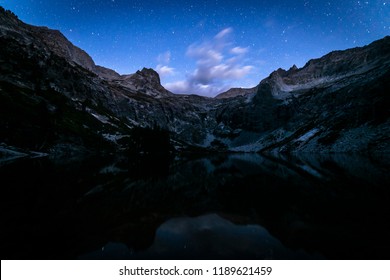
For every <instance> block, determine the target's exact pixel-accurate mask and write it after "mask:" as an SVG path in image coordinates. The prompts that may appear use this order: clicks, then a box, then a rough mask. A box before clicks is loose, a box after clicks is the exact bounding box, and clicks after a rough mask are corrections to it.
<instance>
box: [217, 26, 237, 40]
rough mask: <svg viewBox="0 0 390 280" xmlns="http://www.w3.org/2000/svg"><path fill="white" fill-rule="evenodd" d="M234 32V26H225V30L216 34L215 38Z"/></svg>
mask: <svg viewBox="0 0 390 280" xmlns="http://www.w3.org/2000/svg"><path fill="white" fill-rule="evenodd" d="M232 32H233V28H231V27H229V28H225V29H224V30H222V31H221V32H219V33H218V34H217V35H215V38H216V39H222V38H223V37H225V36H226V35H228V34H230V33H232Z"/></svg>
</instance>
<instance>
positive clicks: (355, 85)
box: [0, 9, 390, 153]
mask: <svg viewBox="0 0 390 280" xmlns="http://www.w3.org/2000/svg"><path fill="white" fill-rule="evenodd" d="M0 46H1V52H0V62H1V63H0V98H1V103H0V104H1V105H0V106H1V113H0V114H1V121H0V127H1V133H0V142H3V143H4V144H5V145H8V146H16V147H20V148H24V149H28V150H35V151H45V152H49V153H56V152H63V151H67V152H68V153H69V152H70V153H72V152H75V153H76V152H78V151H80V150H99V151H102V150H106V149H107V150H112V149H114V150H126V151H127V150H132V151H133V152H149V151H157V150H158V149H154V148H152V147H153V145H154V146H157V147H158V146H159V141H160V140H161V141H160V142H161V143H166V145H165V146H164V147H161V149H168V150H187V149H191V150H194V149H195V151H199V150H202V151H204V150H209V151H218V152H219V151H226V150H231V151H246V152H249V151H250V152H298V151H299V152H383V151H386V152H388V151H389V144H388V143H389V141H388V135H390V131H389V127H390V125H389V124H390V123H389V110H388V108H389V105H390V104H389V97H388V91H389V77H390V75H389V74H390V73H389V70H390V37H385V38H383V39H382V40H379V41H376V42H374V43H372V44H370V45H368V46H365V47H362V48H354V49H350V50H346V51H336V52H332V53H330V54H328V55H326V56H324V57H322V58H319V59H314V60H310V61H309V62H308V63H307V64H306V65H305V66H304V67H303V68H300V69H298V68H297V67H296V66H293V67H291V69H289V70H287V71H286V70H283V69H278V70H277V71H275V72H273V73H271V75H270V76H269V77H268V78H266V79H264V80H263V81H261V82H260V84H259V85H258V86H257V87H255V88H253V89H232V90H230V91H228V92H227V93H225V94H222V95H220V96H219V97H218V98H206V97H200V96H196V95H175V94H173V93H171V92H169V91H168V90H166V89H165V88H164V87H162V86H161V83H160V78H159V76H158V74H157V73H156V72H155V71H154V70H152V69H146V68H144V69H142V70H140V71H137V72H136V73H134V74H131V75H119V74H118V73H116V72H115V71H113V70H110V69H107V68H104V67H101V66H96V65H95V63H94V62H93V60H92V58H91V57H90V56H89V55H88V54H87V53H86V52H84V51H82V50H81V49H79V48H77V47H76V46H74V45H73V44H72V43H70V42H69V41H68V40H67V39H66V38H65V37H64V36H63V35H62V34H61V33H60V32H59V31H53V30H50V29H48V28H45V27H34V26H30V25H27V24H24V23H23V22H21V21H19V20H18V19H17V17H16V16H14V15H13V14H12V13H11V12H7V11H4V10H3V9H2V10H1V11H0ZM145 139H146V140H145ZM164 141H165V142H164ZM146 142H150V143H149V144H148V145H146V144H145V143H146Z"/></svg>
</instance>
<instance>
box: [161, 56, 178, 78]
mask: <svg viewBox="0 0 390 280" xmlns="http://www.w3.org/2000/svg"><path fill="white" fill-rule="evenodd" d="M157 62H158V65H157V66H156V71H157V72H158V73H159V74H160V76H162V77H164V76H169V75H173V74H174V73H175V68H172V67H169V66H168V65H169V63H170V62H171V52H170V51H166V52H164V53H161V54H159V55H158V56H157Z"/></svg>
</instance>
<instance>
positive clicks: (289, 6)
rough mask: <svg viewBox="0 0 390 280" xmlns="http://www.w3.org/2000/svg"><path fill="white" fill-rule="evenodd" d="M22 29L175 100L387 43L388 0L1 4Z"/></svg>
mask: <svg viewBox="0 0 390 280" xmlns="http://www.w3.org/2000/svg"><path fill="white" fill-rule="evenodd" d="M0 5H2V6H3V7H4V8H6V9H10V10H12V11H13V12H14V13H15V14H17V15H18V16H19V18H20V19H21V20H23V21H25V22H27V23H29V24H33V25H42V26H48V27H49V28H52V29H59V30H60V31H61V32H62V33H63V34H64V35H65V36H66V37H67V38H68V39H69V40H70V41H71V42H73V43H74V44H75V45H77V46H79V47H80V48H82V49H84V50H85V51H87V52H88V53H89V54H90V55H91V56H92V58H93V59H94V61H95V62H96V64H98V65H102V66H105V67H108V68H112V69H114V70H116V71H117V72H119V73H121V74H128V73H134V72H136V71H137V70H138V69H142V68H143V67H148V68H153V69H156V70H157V71H158V72H159V73H160V76H161V81H162V84H163V85H164V86H165V87H167V88H168V89H169V90H171V91H173V92H175V93H196V94H202V95H207V96H215V95H216V94H217V93H219V92H222V91H224V90H227V89H229V88H231V87H252V86H255V85H257V84H258V83H259V82H260V80H261V79H263V78H265V77H267V76H268V75H269V74H270V73H271V72H272V71H273V70H276V69H277V68H279V67H281V68H285V69H288V68H289V67H291V66H292V65H293V64H296V65H297V66H298V67H302V66H303V65H304V64H305V63H306V62H307V60H309V59H311V58H317V57H320V56H322V55H324V54H326V53H328V52H330V51H332V50H340V49H346V48H351V47H355V46H363V45H366V44H368V43H370V42H372V41H374V40H377V39H380V38H383V37H384V36H386V35H389V34H390V2H389V1H383V0H382V1H350V0H347V1H343V0H338V1H308V0H307V1H301V0H295V1H287V0H283V1H282V0H273V1H262V0H257V1H255V0H241V1H236V0H234V1H233V0H224V1H222V0H212V1H193V0H180V1H177V0H174V1H164V0H159V1H156V0H142V1H138V0H135V1H125V0H95V1H93V0H90V1H57V0H41V1H39V0H20V1H15V0H9V1H8V0H0Z"/></svg>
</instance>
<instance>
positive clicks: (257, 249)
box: [82, 214, 319, 259]
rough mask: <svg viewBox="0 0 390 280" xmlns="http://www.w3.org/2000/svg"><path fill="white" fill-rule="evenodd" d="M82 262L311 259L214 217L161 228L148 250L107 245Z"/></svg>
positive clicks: (253, 228) (263, 233) (264, 234)
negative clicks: (92, 260) (101, 259)
mask: <svg viewBox="0 0 390 280" xmlns="http://www.w3.org/2000/svg"><path fill="white" fill-rule="evenodd" d="M82 258H119V259H121V258H123V259H125V258H140V259H149V258H151V259H152V258H157V259H158V258H174V259H182V258H184V259H185V258H188V259H191V258H195V259H196V258H203V259H204V258H206V259H207V258H210V259H214V258H221V259H222V258H224V259H226V258H231V259H237V258H241V259H242V258H244V259H245V258H254V259H284V258H285V259H313V258H319V256H312V255H309V254H307V253H305V252H303V251H300V250H298V251H294V250H291V249H288V248H286V247H284V246H283V244H282V243H281V242H280V241H279V240H277V239H276V238H274V237H273V236H272V235H270V233H269V232H268V231H267V230H266V229H265V228H263V227H261V226H259V225H236V224H233V223H232V222H230V221H228V220H225V219H223V218H221V217H220V216H218V215H216V214H209V215H204V216H199V217H195V218H174V219H170V220H168V221H167V222H165V223H164V224H162V225H161V226H160V227H159V228H158V229H157V232H156V236H155V240H154V242H153V244H152V246H151V247H149V248H148V249H147V250H145V251H142V252H134V251H132V250H130V249H128V248H127V247H126V245H124V244H121V243H111V242H110V243H108V244H106V245H105V246H104V247H103V248H102V250H101V251H95V252H92V253H90V254H87V255H84V256H82Z"/></svg>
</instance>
